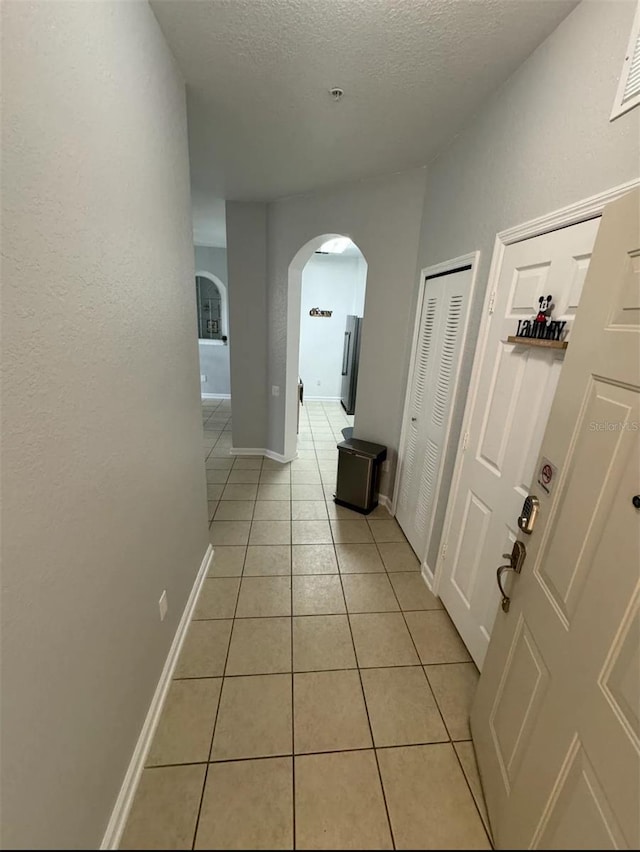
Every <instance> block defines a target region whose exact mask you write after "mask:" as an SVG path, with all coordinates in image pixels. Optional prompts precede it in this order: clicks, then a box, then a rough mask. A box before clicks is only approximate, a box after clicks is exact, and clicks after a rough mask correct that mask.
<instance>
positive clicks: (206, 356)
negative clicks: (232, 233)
mask: <svg viewBox="0 0 640 852" xmlns="http://www.w3.org/2000/svg"><path fill="white" fill-rule="evenodd" d="M194 254H195V264H196V272H209V273H211V275H215V276H216V278H219V279H220V281H222V283H223V284H224V285H225V286H226V287H227V292H228V289H229V275H228V272H227V250H226V248H221V247H219V246H194ZM194 286H195V284H194ZM226 334H227V337H229V338H230V337H231V335H230V334H229V330H228V328H227V330H226ZM230 345H231V340H229V343H228V344H227V345H226V346H218V345H216V344H213V345H212V344H210V343H202V341H200V342H199V344H198V348H199V353H200V376H206V377H207V378H206V380H205V381H204V382H201V383H200V391H201V393H203V394H205V393H211V394H221V395H222V394H229V393H230V392H231V374H230V365H229V347H230Z"/></svg>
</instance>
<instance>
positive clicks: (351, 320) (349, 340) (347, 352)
mask: <svg viewBox="0 0 640 852" xmlns="http://www.w3.org/2000/svg"><path fill="white" fill-rule="evenodd" d="M361 326H362V317H356V316H348V317H347V328H346V330H345V333H344V349H343V350H342V392H341V394H340V402H341V403H342V407H343V408H344V410H345V411H346V412H347V414H353V413H354V411H355V408H356V389H357V386H358V362H359V360H360V328H361Z"/></svg>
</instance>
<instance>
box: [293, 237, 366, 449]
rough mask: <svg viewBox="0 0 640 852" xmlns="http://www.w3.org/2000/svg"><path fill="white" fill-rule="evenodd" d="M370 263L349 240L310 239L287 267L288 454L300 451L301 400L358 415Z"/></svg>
mask: <svg viewBox="0 0 640 852" xmlns="http://www.w3.org/2000/svg"><path fill="white" fill-rule="evenodd" d="M366 278H367V263H366V260H365V258H364V255H363V254H362V252H361V251H360V249H359V248H358V246H357V245H356V244H355V243H354V242H353V241H352V240H351V239H350V238H349V237H347V236H344V235H340V234H323V235H319V236H318V237H316V238H314V239H313V240H310V241H309V242H308V243H306V244H305V245H304V246H303V247H302V248H301V249H300V250H299V251H298V252H297V254H296V256H295V257H294V259H293V261H292V263H291V264H290V267H289V301H288V320H287V373H286V376H287V379H286V389H285V393H286V401H285V407H286V415H285V416H286V422H285V446H284V456H285V458H287V459H291V458H294V457H295V455H296V453H297V447H298V431H299V420H300V400H301V398H302V401H303V404H304V403H305V402H306V403H309V404H313V405H314V406H317V405H325V406H329V407H330V408H332V409H335V410H336V413H341V414H344V415H346V416H347V420H346V421H345V422H347V423H351V424H352V425H353V423H354V419H353V418H354V417H355V415H356V399H357V379H358V369H359V351H360V341H361V336H362V329H363V323H364V308H365V297H366Z"/></svg>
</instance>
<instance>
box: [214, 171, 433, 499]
mask: <svg viewBox="0 0 640 852" xmlns="http://www.w3.org/2000/svg"><path fill="white" fill-rule="evenodd" d="M424 189H425V171H424V169H418V170H415V171H410V172H403V173H401V174H397V175H390V176H388V177H384V178H379V179H377V180H369V181H362V182H360V183H354V184H349V185H347V186H343V187H340V188H338V189H335V190H332V191H329V192H318V193H314V194H313V195H303V196H298V197H295V198H288V199H283V200H281V201H276V202H274V203H272V204H270V205H269V228H268V239H269V381H268V384H269V385H272V384H273V385H280V386H281V387H284V383H285V369H286V348H287V295H288V269H289V264H290V263H291V261H292V260H293V258H294V256H295V254H296V253H297V252H298V250H299V249H300V248H302V246H303V245H304V244H305V243H307V242H308V241H309V240H311V239H312V238H314V237H316V236H318V235H320V234H331V233H336V234H345V235H347V236H350V237H351V238H352V239H353V241H354V242H355V243H356V245H357V246H358V248H359V249H360V250H361V251H362V253H363V255H364V257H365V260H366V261H367V264H368V274H367V301H366V311H365V318H364V323H363V329H362V348H361V354H360V371H359V374H358V395H357V401H356V419H355V428H356V433H357V435H358V437H359V438H362V439H364V440H370V441H377V442H379V443H381V444H386V445H387V446H388V447H389V456H388V457H389V462H390V465H389V467H390V469H389V472H388V473H387V474H383V476H382V480H381V484H380V490H381V492H382V493H383V494H389V495H390V494H391V491H392V486H393V475H394V471H395V460H396V452H397V449H398V441H399V438H400V425H401V419H402V406H403V402H404V393H405V385H406V375H407V364H408V357H409V347H410V340H408V337H409V332H408V329H409V328H410V327H411V325H412V323H413V318H412V315H411V308H412V303H413V301H414V292H415V289H416V282H417V272H416V257H417V251H418V239H419V232H420V221H421V214H422V205H423V198H424ZM227 225H228V220H227ZM232 357H233V353H232ZM293 392H294V393H295V388H294V389H293ZM269 403H270V405H269V444H268V446H269V447H270V449H272V450H275V451H276V452H279V453H281V452H283V446H284V423H285V398H284V396H283V394H282V393H281V395H280V397H278V398H275V397H270V398H269ZM234 422H235V410H234Z"/></svg>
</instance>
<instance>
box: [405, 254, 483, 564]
mask: <svg viewBox="0 0 640 852" xmlns="http://www.w3.org/2000/svg"><path fill="white" fill-rule="evenodd" d="M472 282H473V269H472V266H471V265H470V264H467V265H466V266H465V267H464V268H462V269H458V270H456V271H452V272H449V273H446V274H437V275H436V276H432V277H430V276H429V275H428V274H427V275H426V276H425V279H424V286H423V298H422V304H421V305H419V306H418V308H419V312H420V313H419V319H418V322H417V323H416V328H415V334H414V349H413V355H412V359H411V364H412V367H411V370H410V375H409V382H408V390H407V400H406V404H405V411H404V416H405V422H404V424H403V436H402V451H401V463H400V470H399V473H398V476H399V485H398V491H397V503H396V517H397V520H398V523H399V524H400V526H401V527H402V529H403V530H404V533H405V535H406V536H407V539H408V541H409V543H410V544H411V547H412V548H413V549H414V550H415V552H416V554H417V555H418V557H419V558H420V560H422V558H423V557H424V556H425V553H426V549H427V544H428V541H429V537H430V535H431V528H432V525H433V513H434V507H435V505H436V502H437V496H438V489H439V487H440V474H441V469H442V462H443V455H444V449H445V446H446V436H447V433H448V430H449V421H450V414H451V406H452V402H453V398H454V395H455V391H456V386H457V377H458V368H459V363H460V354H461V351H462V341H463V339H464V333H465V330H466V321H467V316H468V309H469V300H470V293H471V287H472Z"/></svg>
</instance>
